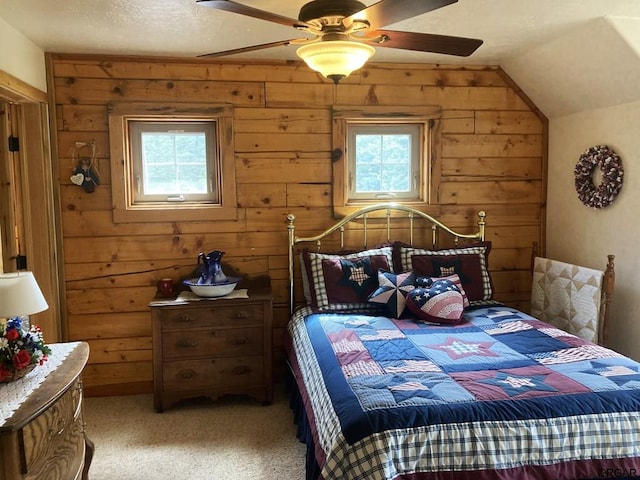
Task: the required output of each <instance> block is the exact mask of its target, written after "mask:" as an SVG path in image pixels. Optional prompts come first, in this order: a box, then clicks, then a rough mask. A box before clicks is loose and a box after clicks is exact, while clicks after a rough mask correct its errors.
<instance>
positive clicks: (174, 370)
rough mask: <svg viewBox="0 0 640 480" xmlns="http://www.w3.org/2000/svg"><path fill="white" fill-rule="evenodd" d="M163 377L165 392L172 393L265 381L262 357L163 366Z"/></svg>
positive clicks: (218, 359) (171, 363)
mask: <svg viewBox="0 0 640 480" xmlns="http://www.w3.org/2000/svg"><path fill="white" fill-rule="evenodd" d="M162 376H163V380H164V386H165V388H166V389H168V390H173V391H187V390H197V389H202V388H207V387H216V386H219V385H224V386H225V387H226V386H238V385H243V386H245V385H255V384H258V385H259V384H261V383H262V382H263V379H264V366H263V359H262V357H261V356H247V357H229V358H210V359H202V360H188V361H187V360H185V361H176V362H165V363H164V365H163V372H162Z"/></svg>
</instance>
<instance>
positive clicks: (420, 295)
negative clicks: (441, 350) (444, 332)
mask: <svg viewBox="0 0 640 480" xmlns="http://www.w3.org/2000/svg"><path fill="white" fill-rule="evenodd" d="M407 308H408V309H409V311H411V312H412V313H413V314H414V315H415V316H416V317H417V318H419V319H420V320H426V321H428V322H435V323H447V324H454V323H458V322H459V321H460V319H461V318H462V313H463V310H464V301H463V298H462V294H461V293H460V290H458V287H456V286H455V284H454V283H453V282H452V281H451V280H436V281H434V282H433V283H432V284H431V286H430V287H418V288H415V289H414V290H412V291H411V292H409V294H408V295H407Z"/></svg>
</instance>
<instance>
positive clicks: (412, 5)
mask: <svg viewBox="0 0 640 480" xmlns="http://www.w3.org/2000/svg"><path fill="white" fill-rule="evenodd" d="M457 1H458V0H381V1H379V2H378V3H374V4H373V5H371V6H370V7H367V8H365V9H364V10H360V11H359V12H357V13H354V14H353V15H351V16H350V17H347V18H346V19H345V24H347V25H349V24H350V23H351V22H352V21H353V20H356V19H358V20H362V19H365V20H367V21H368V22H369V25H370V26H371V27H370V28H371V29H372V30H375V29H377V28H378V27H384V26H387V25H391V24H393V23H397V22H400V21H402V20H406V19H407V18H411V17H415V16H418V15H422V14H423V13H427V12H431V11H432V10H437V9H438V8H442V7H446V6H447V5H451V4H452V3H456V2H457Z"/></svg>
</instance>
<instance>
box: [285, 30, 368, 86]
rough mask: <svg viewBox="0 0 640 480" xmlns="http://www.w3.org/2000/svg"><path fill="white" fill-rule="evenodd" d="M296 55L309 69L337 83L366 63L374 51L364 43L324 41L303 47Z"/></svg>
mask: <svg viewBox="0 0 640 480" xmlns="http://www.w3.org/2000/svg"><path fill="white" fill-rule="evenodd" d="M296 53H297V55H298V56H299V57H300V58H301V59H302V60H304V62H305V63H306V64H307V65H308V66H309V68H311V69H312V70H315V71H316V72H320V73H321V74H322V76H323V77H325V78H329V79H331V80H333V81H334V83H338V82H339V81H340V80H342V79H343V78H345V77H347V76H349V75H350V74H351V73H352V72H353V71H355V70H358V69H359V68H361V67H362V66H363V65H364V64H365V63H367V60H369V59H370V58H371V57H372V56H373V55H374V54H375V53H376V50H375V48H373V47H372V46H371V45H367V44H365V43H360V42H354V41H349V40H326V41H320V42H314V43H309V44H307V45H303V46H302V47H300V48H298V50H297V51H296Z"/></svg>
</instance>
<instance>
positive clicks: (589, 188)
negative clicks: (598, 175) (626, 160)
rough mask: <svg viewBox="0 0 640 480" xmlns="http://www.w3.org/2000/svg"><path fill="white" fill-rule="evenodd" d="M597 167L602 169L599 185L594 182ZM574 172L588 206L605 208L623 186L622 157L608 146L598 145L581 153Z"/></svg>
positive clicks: (579, 189)
mask: <svg viewBox="0 0 640 480" xmlns="http://www.w3.org/2000/svg"><path fill="white" fill-rule="evenodd" d="M596 167H599V168H600V170H601V171H602V182H601V183H600V185H598V186H596V185H595V184H594V182H593V175H594V172H595V170H596ZM574 174H575V184H576V191H577V192H578V197H579V198H580V201H581V202H582V203H584V204H585V205H586V206H587V207H592V208H596V209H599V208H604V207H606V206H608V205H609V204H610V203H611V202H613V201H614V200H615V198H616V196H617V195H618V193H619V192H620V189H621V188H622V178H623V176H624V169H623V168H622V159H621V158H620V157H619V156H618V154H617V153H616V152H614V151H613V149H611V148H609V147H608V146H606V145H596V146H595V147H591V148H589V149H587V150H586V151H585V152H584V153H583V154H582V155H580V158H579V159H578V163H576V168H575V170H574Z"/></svg>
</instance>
